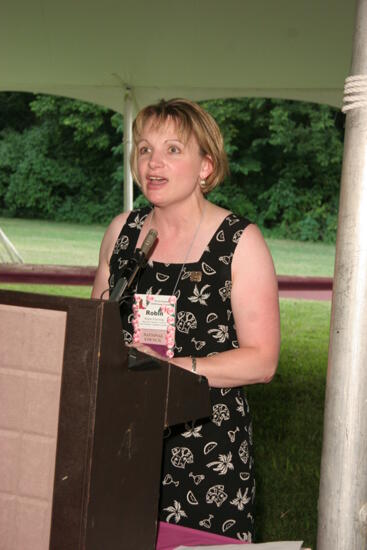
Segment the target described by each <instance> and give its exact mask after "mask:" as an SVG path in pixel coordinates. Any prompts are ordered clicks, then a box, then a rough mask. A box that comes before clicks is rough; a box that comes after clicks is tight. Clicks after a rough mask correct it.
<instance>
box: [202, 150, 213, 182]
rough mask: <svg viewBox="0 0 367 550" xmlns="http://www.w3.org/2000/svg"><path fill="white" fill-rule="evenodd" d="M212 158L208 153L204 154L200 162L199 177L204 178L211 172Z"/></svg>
mask: <svg viewBox="0 0 367 550" xmlns="http://www.w3.org/2000/svg"><path fill="white" fill-rule="evenodd" d="M213 170H214V166H213V160H212V157H211V156H210V155H205V156H204V157H203V160H202V162H201V170H200V179H202V180H206V179H207V178H208V177H209V176H210V174H211V173H212V172H213Z"/></svg>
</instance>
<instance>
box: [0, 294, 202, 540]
mask: <svg viewBox="0 0 367 550" xmlns="http://www.w3.org/2000/svg"><path fill="white" fill-rule="evenodd" d="M0 349H1V359H0V474H2V472H4V475H2V476H1V479H2V481H1V480H0V500H1V502H0V504H1V506H2V507H3V509H5V511H6V513H5V514H2V515H1V518H2V519H1V518H0V532H1V533H3V534H4V538H3V544H4V549H5V550H8V548H9V549H10V548H22V550H27V549H28V548H29V549H32V550H44V549H45V550H46V549H47V548H50V549H51V550H117V549H118V550H151V549H152V550H153V549H154V547H155V536H156V527H157V511H158V499H159V486H160V471H161V459H162V435H163V429H164V428H165V427H167V426H169V425H173V424H177V423H181V422H185V421H188V420H191V419H196V418H203V417H206V416H209V414H210V402H209V392H208V386H207V381H206V380H205V379H204V378H202V377H199V376H196V375H193V374H191V373H188V372H186V371H184V370H182V369H179V368H176V367H174V366H170V365H167V364H166V363H164V362H159V361H153V360H151V359H149V358H148V357H147V356H144V355H142V354H140V359H143V360H144V361H143V364H142V365H140V366H139V365H138V366H134V367H133V368H129V367H130V365H129V359H128V351H127V349H126V348H125V346H124V344H123V341H122V335H121V323H120V316H119V310H118V306H117V304H114V303H109V302H106V301H101V300H82V299H76V298H64V297H52V296H44V295H36V294H28V293H19V292H10V291H0ZM46 455H47V457H48V459H49V461H48V462H47V461H46V459H45V456H46ZM4 457H5V458H4ZM4 518H5V519H4ZM4 541H5V542H4ZM7 541H9V542H7ZM14 541H15V542H14ZM7 544H8V546H7Z"/></svg>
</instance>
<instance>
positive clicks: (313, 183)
mask: <svg viewBox="0 0 367 550" xmlns="http://www.w3.org/2000/svg"><path fill="white" fill-rule="evenodd" d="M203 106H204V107H205V108H206V109H207V110H208V111H209V112H210V113H211V114H212V115H213V116H214V117H215V118H216V120H217V121H218V124H219V125H220V127H221V130H222V132H223V135H224V138H225V142H226V150H227V154H228V156H229V162H230V169H231V178H230V180H229V181H227V182H224V184H223V185H222V186H221V189H220V191H217V190H215V191H214V192H212V194H211V198H212V200H213V201H214V202H216V203H217V204H220V205H222V206H225V207H231V208H232V209H234V211H235V212H237V213H239V214H243V212H247V213H248V214H247V216H248V217H249V218H251V219H253V220H254V221H256V222H257V223H258V224H259V225H260V226H262V227H263V228H265V229H273V230H274V235H277V236H279V237H285V238H292V239H300V240H313V241H317V240H324V241H326V242H330V241H333V240H334V239H335V234H336V225H337V207H338V195H339V180H340V170H341V160H342V149H343V129H342V128H340V127H338V125H337V124H336V111H335V109H333V108H331V107H328V106H326V105H316V104H310V103H300V102H296V101H284V100H265V99H233V100H217V101H208V102H204V103H203ZM232 205H233V206H232Z"/></svg>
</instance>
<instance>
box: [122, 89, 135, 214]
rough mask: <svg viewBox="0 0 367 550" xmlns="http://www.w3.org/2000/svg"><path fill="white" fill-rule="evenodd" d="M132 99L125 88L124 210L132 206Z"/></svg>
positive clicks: (129, 92) (128, 90) (130, 208)
mask: <svg viewBox="0 0 367 550" xmlns="http://www.w3.org/2000/svg"><path fill="white" fill-rule="evenodd" d="M132 125H133V99H132V94H131V90H130V88H126V93H125V101H124V141H123V147H124V212H127V211H129V210H132V208H133V200H134V197H133V178H132V174H131V170H130V153H131V148H132Z"/></svg>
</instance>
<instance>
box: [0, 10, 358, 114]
mask: <svg viewBox="0 0 367 550" xmlns="http://www.w3.org/2000/svg"><path fill="white" fill-rule="evenodd" d="M354 4H355V2H354V0H323V1H322V2H320V0H276V1H274V0H225V1H222V0H185V2H177V1H175V0H170V1H169V0H158V1H156V2H152V0H140V1H136V0H104V1H103V2H101V0H78V1H75V0H64V1H63V2H60V1H59V0H47V1H44V0H41V1H40V0H2V2H1V6H2V10H1V12H2V17H1V19H0V52H1V53H0V75H1V79H0V90H1V91H29V92H34V93H40V92H42V93H49V94H56V95H62V96H68V97H74V98H79V99H82V100H86V101H91V102H94V103H97V104H101V105H104V106H107V107H109V108H112V109H114V110H117V111H120V112H122V111H123V103H124V89H125V88H126V87H129V88H131V89H132V93H133V97H134V100H135V102H136V106H137V107H141V106H143V105H144V104H147V103H149V102H151V101H156V100H158V99H160V98H162V97H165V98H170V97H177V96H181V97H189V98H191V99H195V100H200V99H210V98H225V97H244V96H249V97H282V98H289V99H299V100H305V101H315V102H321V103H329V104H331V105H335V106H339V105H340V104H341V100H342V95H343V84H344V79H345V77H346V76H347V75H348V71H349V64H350V59H351V48H352V31H353V22H354Z"/></svg>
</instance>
